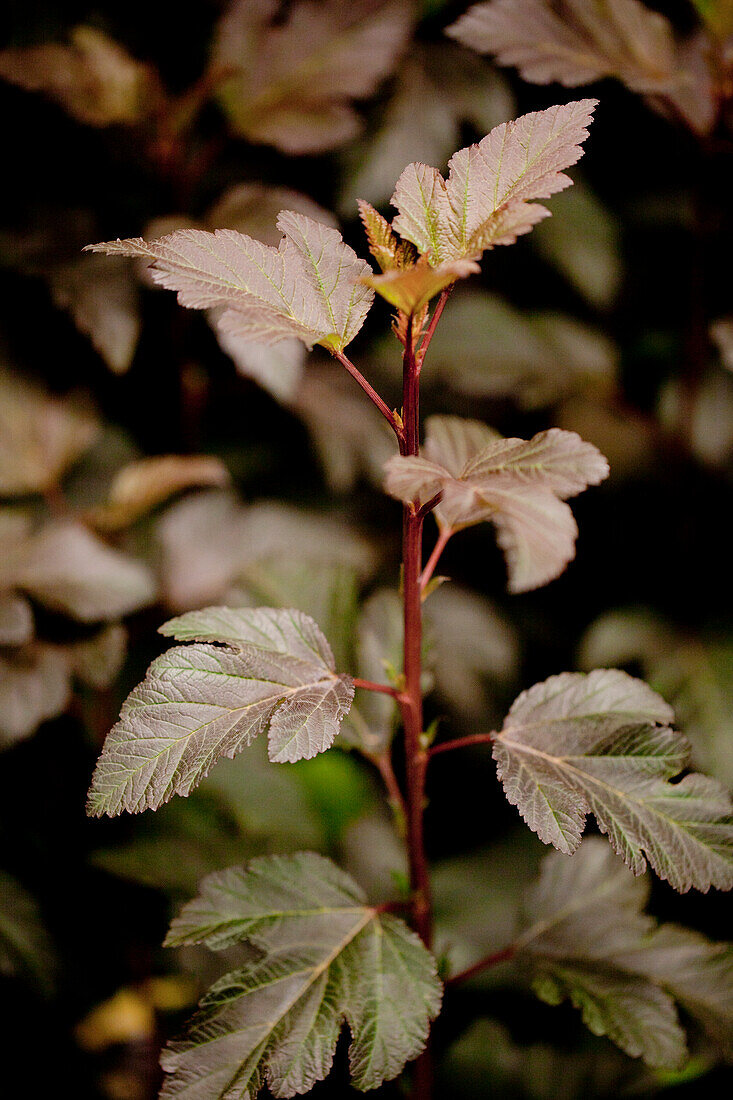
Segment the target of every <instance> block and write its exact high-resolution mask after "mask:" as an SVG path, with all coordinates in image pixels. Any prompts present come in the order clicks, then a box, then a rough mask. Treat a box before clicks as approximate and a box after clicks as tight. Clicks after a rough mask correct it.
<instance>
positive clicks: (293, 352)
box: [209, 310, 307, 404]
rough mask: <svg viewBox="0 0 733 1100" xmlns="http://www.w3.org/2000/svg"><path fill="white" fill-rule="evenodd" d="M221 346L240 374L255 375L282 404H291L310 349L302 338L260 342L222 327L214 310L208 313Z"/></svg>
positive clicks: (300, 380) (252, 376)
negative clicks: (269, 342) (305, 345)
mask: <svg viewBox="0 0 733 1100" xmlns="http://www.w3.org/2000/svg"><path fill="white" fill-rule="evenodd" d="M209 321H210V323H211V325H212V328H213V329H214V332H215V334H216V338H217V340H218V341H219V347H220V348H221V349H222V351H224V352H226V354H227V355H228V356H229V358H230V359H231V360H232V362H233V363H234V365H235V367H236V368H237V370H238V371H239V373H240V374H243V375H244V376H245V377H246V378H252V379H253V380H254V381H255V382H257V384H258V385H260V386H262V388H263V389H264V390H267V392H268V393H270V394H272V396H273V397H274V398H275V399H276V400H277V401H280V402H282V403H283V404H290V403H291V402H292V401H293V400H294V398H295V397H296V395H297V393H298V389H299V388H300V385H301V383H302V379H303V371H304V368H305V361H306V357H307V352H306V349H305V347H304V346H303V343H302V341H300V340H295V339H294V340H280V341H279V343H277V344H261V343H259V342H258V341H257V340H250V339H248V338H247V337H246V336H240V335H239V334H237V333H235V332H226V331H224V330H223V329H221V328H220V327H219V325H218V324H217V319H216V315H215V311H213V310H212V313H211V314H210V315H209Z"/></svg>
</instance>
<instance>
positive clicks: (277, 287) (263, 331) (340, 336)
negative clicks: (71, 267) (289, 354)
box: [88, 211, 374, 351]
mask: <svg viewBox="0 0 733 1100" xmlns="http://www.w3.org/2000/svg"><path fill="white" fill-rule="evenodd" d="M277 224H278V228H279V229H280V230H281V231H282V232H283V233H284V234H285V236H284V238H283V240H282V241H281V242H280V246H279V247H278V248H273V247H272V246H271V245H266V244H262V243H261V242H260V241H257V240H255V239H254V238H253V237H248V236H247V235H246V234H244V233H239V232H237V231H236V230H234V229H219V230H216V231H215V232H213V233H209V232H206V231H205V230H201V229H180V230H177V231H176V232H174V233H171V234H169V235H168V236H165V237H161V238H160V239H159V240H156V241H150V242H146V241H144V240H143V239H142V238H139V237H138V238H134V239H129V240H124V241H107V242H105V243H103V244H95V245H90V246H88V247H89V248H90V249H91V250H92V251H96V252H106V253H108V254H110V255H112V254H122V255H125V256H139V257H142V258H147V259H149V260H150V261H151V263H152V265H153V269H154V270H153V279H154V280H155V282H157V283H159V284H160V285H161V286H164V287H166V288H167V289H168V290H176V291H177V292H178V300H179V302H180V303H181V305H183V306H187V307H189V308H191V309H217V310H221V311H222V312H221V314H220V315H219V316H218V319H217V324H218V327H219V328H220V329H221V331H223V332H228V333H232V334H234V335H237V336H246V337H248V338H249V339H252V340H256V341H258V342H260V343H264V344H274V343H278V342H279V341H281V340H287V339H292V338H293V337H297V339H299V340H302V341H303V343H304V344H305V345H306V346H307V347H312V346H313V345H314V344H317V343H320V344H323V345H324V346H326V347H328V348H330V349H334V350H337V351H342V350H343V348H344V347H346V345H347V344H348V343H349V342H350V341H351V340H352V339H353V338H354V336H355V335H356V333H357V332H358V331H359V329H360V328H361V326H362V324H363V322H364V318H365V317H366V315H367V313H368V311H369V307H370V306H371V303H372V299H373V297H374V293H373V291H372V290H371V289H370V288H369V287H366V286H365V285H364V284H363V283H361V282H360V281H359V280H360V279H362V278H363V277H364V276H368V275H371V273H372V272H371V268H370V267H369V265H368V264H366V263H364V261H363V260H360V259H359V258H358V257H357V255H356V253H355V252H353V250H352V249H351V248H349V247H348V245H346V244H344V242H343V240H342V239H341V234H340V233H339V232H338V231H337V230H335V229H332V228H331V227H330V226H327V225H323V224H321V223H320V222H316V221H313V219H312V218H309V217H306V215H304V214H297V213H294V212H293V211H282V212H281V214H280V216H279V218H278V223H277Z"/></svg>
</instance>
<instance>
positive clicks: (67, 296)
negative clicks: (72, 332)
mask: <svg viewBox="0 0 733 1100" xmlns="http://www.w3.org/2000/svg"><path fill="white" fill-rule="evenodd" d="M45 274H46V277H47V279H48V281H49V285H50V287H51V293H52V295H53V299H54V302H55V303H56V305H57V306H58V307H59V308H60V309H66V310H68V311H69V313H70V314H71V316H72V317H73V319H74V324H75V325H76V327H77V328H78V329H79V331H80V332H83V333H84V334H85V335H86V336H88V337H89V338H90V340H91V341H92V344H93V345H94V347H95V348H96V349H97V351H98V352H99V354H100V355H101V356H102V358H103V359H104V361H105V363H106V364H107V366H108V367H109V369H110V370H111V371H113V372H114V373H115V374H124V373H125V372H126V371H127V370H129V368H130V366H131V364H132V360H133V357H134V355H135V349H136V348H137V342H138V339H139V336H140V317H139V305H138V296H137V290H136V287H135V282H134V273H133V269H132V266H131V264H130V263H129V261H127V260H125V259H123V258H122V257H118V256H95V257H93V258H92V257H91V256H89V257H86V258H84V257H82V258H81V259H75V260H73V261H72V262H70V263H66V264H59V265H58V266H55V267H52V268H51V269H50V271H47V272H46V273H45Z"/></svg>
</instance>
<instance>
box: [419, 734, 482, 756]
mask: <svg viewBox="0 0 733 1100" xmlns="http://www.w3.org/2000/svg"><path fill="white" fill-rule="evenodd" d="M495 740H496V734H495V733H470V734H469V735H468V737H456V739H455V741H441V742H440V744H438V745H433V747H432V748H431V749H430V750H429V751H428V756H430V757H433V756H437V755H438V753H439V752H452V751H453V749H465V748H466V747H467V746H468V745H485V744H487V743H488V742H489V741H495Z"/></svg>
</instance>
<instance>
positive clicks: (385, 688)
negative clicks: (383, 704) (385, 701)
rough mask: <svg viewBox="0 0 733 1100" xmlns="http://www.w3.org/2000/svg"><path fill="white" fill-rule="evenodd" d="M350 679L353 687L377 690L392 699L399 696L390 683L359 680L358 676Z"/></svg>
mask: <svg viewBox="0 0 733 1100" xmlns="http://www.w3.org/2000/svg"><path fill="white" fill-rule="evenodd" d="M352 680H353V681H354V687H358V688H363V689H364V691H379V692H381V693H382V695H391V696H392V697H393V698H394V699H399V697H400V693H399V691H398V690H397V688H393V687H392V686H391V685H390V684H375V683H374V681H373V680H361V679H359V677H358V676H352Z"/></svg>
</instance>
